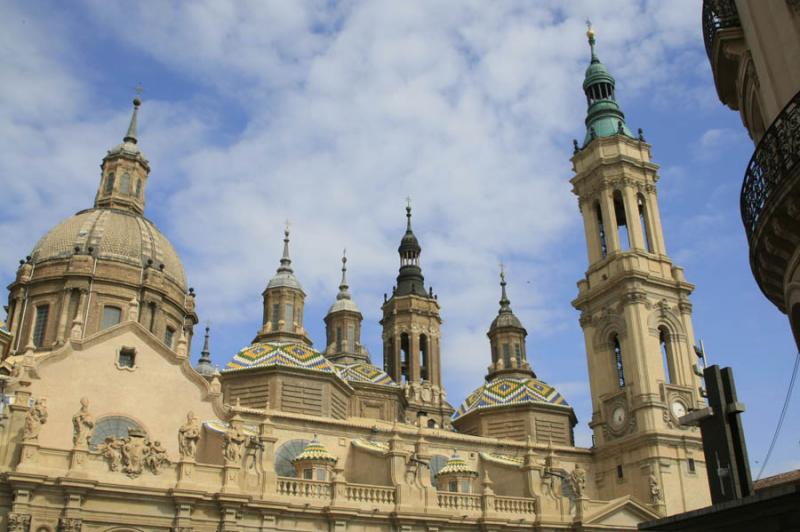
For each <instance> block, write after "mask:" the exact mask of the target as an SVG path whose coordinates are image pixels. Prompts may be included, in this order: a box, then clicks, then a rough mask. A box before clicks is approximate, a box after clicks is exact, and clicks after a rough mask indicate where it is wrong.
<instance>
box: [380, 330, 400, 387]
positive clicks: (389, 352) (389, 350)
mask: <svg viewBox="0 0 800 532" xmlns="http://www.w3.org/2000/svg"><path fill="white" fill-rule="evenodd" d="M394 370H395V368H394V338H393V337H392V338H389V342H388V343H387V344H386V351H385V352H384V354H383V371H385V372H386V373H388V374H389V376H391V377H392V378H393V379H397V376H396V375H395V374H394Z"/></svg>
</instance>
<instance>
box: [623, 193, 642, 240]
mask: <svg viewBox="0 0 800 532" xmlns="http://www.w3.org/2000/svg"><path fill="white" fill-rule="evenodd" d="M622 199H623V201H624V203H625V217H626V219H627V220H628V234H629V235H630V237H631V247H632V248H633V249H638V250H642V251H647V248H646V247H645V245H644V235H643V234H642V224H641V223H640V222H639V206H638V205H637V202H636V191H635V190H634V189H633V188H632V187H630V186H626V187H625V188H624V190H623V191H622Z"/></svg>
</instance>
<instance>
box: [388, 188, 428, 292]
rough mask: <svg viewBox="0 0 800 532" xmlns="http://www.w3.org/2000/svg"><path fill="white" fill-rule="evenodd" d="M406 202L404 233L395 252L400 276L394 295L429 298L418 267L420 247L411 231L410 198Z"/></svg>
mask: <svg viewBox="0 0 800 532" xmlns="http://www.w3.org/2000/svg"><path fill="white" fill-rule="evenodd" d="M407 202H408V203H407V205H406V232H405V234H404V235H403V238H402V239H401V240H400V247H398V248H397V252H398V253H399V254H400V274H399V275H398V276H397V289H396V291H395V293H394V295H397V296H404V295H408V294H415V295H419V296H422V297H429V295H428V294H426V293H425V279H424V277H423V276H422V269H421V268H420V266H419V256H420V254H421V253H422V247H421V246H420V245H419V240H417V237H416V235H415V234H414V231H413V230H412V229H411V198H408V199H407Z"/></svg>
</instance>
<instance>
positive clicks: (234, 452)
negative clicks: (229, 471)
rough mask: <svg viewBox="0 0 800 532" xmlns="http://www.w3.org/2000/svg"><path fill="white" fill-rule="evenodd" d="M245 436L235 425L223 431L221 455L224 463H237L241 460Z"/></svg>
mask: <svg viewBox="0 0 800 532" xmlns="http://www.w3.org/2000/svg"><path fill="white" fill-rule="evenodd" d="M246 441H247V436H245V434H244V432H242V431H241V430H240V429H238V428H236V427H231V428H230V429H228V431H227V432H226V433H225V440H224V442H223V449H222V456H223V457H224V458H225V463H226V464H238V463H240V462H241V461H242V452H243V450H244V443H245V442H246Z"/></svg>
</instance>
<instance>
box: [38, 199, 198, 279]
mask: <svg viewBox="0 0 800 532" xmlns="http://www.w3.org/2000/svg"><path fill="white" fill-rule="evenodd" d="M90 247H91V248H93V252H92V253H93V255H94V256H96V257H97V258H99V259H105V260H113V261H119V262H123V263H126V264H130V265H131V266H136V267H142V266H144V265H146V264H147V262H148V260H152V261H153V262H152V266H153V267H154V268H159V267H160V266H161V265H162V264H163V265H164V274H165V275H166V276H167V277H168V278H170V279H171V280H173V281H174V282H175V283H176V284H178V285H179V287H180V288H181V290H184V291H185V290H186V274H185V273H184V271H183V265H182V264H181V261H180V259H179V258H178V254H177V253H176V252H175V249H174V248H173V247H172V244H170V243H169V240H167V238H166V237H165V236H164V235H163V234H161V232H160V231H159V230H158V228H157V227H156V226H155V224H153V222H151V221H150V220H148V219H147V218H144V217H143V216H139V215H137V214H134V213H130V212H124V211H119V210H115V209H88V210H85V211H81V212H79V213H77V214H75V215H74V216H70V217H69V218H67V219H66V220H64V221H62V222H61V223H59V224H58V225H57V226H55V227H54V228H53V229H51V230H50V231H49V232H48V233H47V234H46V235H44V236H43V237H42V238H41V239H40V240H39V242H38V243H37V244H36V246H35V247H34V248H33V251H32V252H31V258H32V260H33V264H34V265H36V264H40V263H42V262H45V261H48V260H53V259H63V258H68V257H70V256H71V255H73V254H74V253H75V248H79V249H80V252H81V253H88V252H89V248H90Z"/></svg>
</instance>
